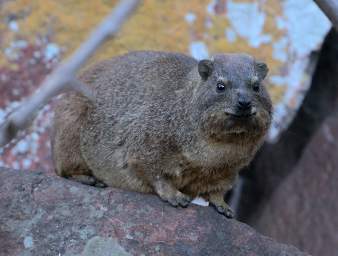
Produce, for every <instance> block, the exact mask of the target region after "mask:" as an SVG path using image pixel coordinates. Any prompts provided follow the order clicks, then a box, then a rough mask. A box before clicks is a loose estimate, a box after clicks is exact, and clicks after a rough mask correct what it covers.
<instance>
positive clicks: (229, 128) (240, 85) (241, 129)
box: [193, 54, 272, 141]
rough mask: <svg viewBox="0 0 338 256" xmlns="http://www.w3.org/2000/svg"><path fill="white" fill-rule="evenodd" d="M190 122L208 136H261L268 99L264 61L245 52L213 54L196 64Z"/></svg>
mask: <svg viewBox="0 0 338 256" xmlns="http://www.w3.org/2000/svg"><path fill="white" fill-rule="evenodd" d="M198 72H199V74H200V77H201V83H200V84H199V86H198V87H197V88H196V90H195V91H194V97H193V105H194V109H195V110H194V115H193V119H194V120H193V121H194V122H196V123H197V124H198V126H199V128H200V130H201V131H202V134H204V135H205V136H206V137H208V139H212V140H215V141H223V140H227V139H229V138H232V139H233V138H234V136H235V137H236V136H238V135H240V136H241V137H244V136H247V137H255V136H258V137H259V136H262V135H264V134H265V132H266V131H267V129H268V128H269V125H270V122H271V109H272V106H271V100H270V97H269V95H268V93H267V91H266V89H265V86H264V85H263V83H262V81H263V79H264V78H265V77H266V75H267V73H268V68H267V66H266V64H264V63H262V62H257V61H255V59H254V58H253V57H251V56H249V55H244V54H227V55H216V56H214V58H213V59H212V60H201V61H200V62H199V64H198Z"/></svg>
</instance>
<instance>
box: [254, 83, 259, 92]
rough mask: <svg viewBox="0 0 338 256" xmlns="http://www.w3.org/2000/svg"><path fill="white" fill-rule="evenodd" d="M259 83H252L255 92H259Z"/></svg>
mask: <svg viewBox="0 0 338 256" xmlns="http://www.w3.org/2000/svg"><path fill="white" fill-rule="evenodd" d="M259 88H260V86H259V83H258V82H255V83H254V84H253V85H252V89H253V90H254V91H255V92H259Z"/></svg>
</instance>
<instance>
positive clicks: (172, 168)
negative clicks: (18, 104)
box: [52, 51, 272, 215]
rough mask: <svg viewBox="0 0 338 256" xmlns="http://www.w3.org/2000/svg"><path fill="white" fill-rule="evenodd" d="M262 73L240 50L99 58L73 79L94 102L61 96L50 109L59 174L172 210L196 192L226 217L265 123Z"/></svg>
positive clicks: (266, 98) (268, 103)
mask: <svg viewBox="0 0 338 256" xmlns="http://www.w3.org/2000/svg"><path fill="white" fill-rule="evenodd" d="M267 72H268V68H267V66H266V64H264V63H262V62H258V61H256V60H255V59H254V58H253V57H251V56H249V55H245V54H218V55H214V56H213V57H212V58H211V59H210V60H209V59H208V60H207V59H205V60H201V61H197V60H195V59H193V58H191V57H189V56H186V55H183V54H180V53H168V52H154V51H143V52H131V53H128V54H126V55H123V56H119V57H115V58H113V59H111V60H108V61H104V62H101V63H99V64H97V65H96V66H94V67H93V68H91V69H89V70H87V71H86V72H84V73H83V74H82V76H80V79H81V80H82V81H83V82H84V83H85V84H87V85H88V86H91V88H92V89H93V91H94V94H95V99H96V101H95V102H90V101H89V100H88V99H86V98H85V97H84V96H82V95H80V94H78V93H68V94H65V95H63V97H62V98H61V100H60V101H59V104H58V106H57V108H56V111H55V124H54V134H53V140H52V142H53V143H52V148H53V158H54V162H55V166H56V172H57V174H58V175H60V176H64V177H71V178H75V179H77V180H80V181H83V182H87V183H92V184H94V185H95V183H97V184H105V185H108V186H112V187H116V188H121V189H127V190H133V191H139V192H146V193H156V194H157V195H158V196H159V197H160V198H161V199H163V200H165V201H168V202H169V203H170V204H171V205H173V206H187V204H188V203H189V202H190V200H191V199H192V198H194V197H196V196H200V197H202V198H205V199H206V200H208V201H209V202H210V203H211V204H212V205H214V206H215V208H216V209H217V210H218V211H219V212H220V213H223V214H226V215H230V214H231V211H230V208H229V207H228V205H227V204H226V203H225V202H224V197H223V196H224V194H225V192H226V191H228V190H229V189H230V188H231V186H232V183H233V182H234V180H235V178H236V176H237V173H238V171H239V170H240V169H241V168H242V167H244V166H246V165H247V164H248V163H249V162H250V160H251V159H252V157H253V156H254V154H255V152H256V151H257V149H258V148H259V147H260V145H261V144H262V141H263V140H264V135H265V134H266V132H267V130H268V128H269V125H270V122H271V108H272V106H271V101H270V97H269V95H268V93H267V91H266V89H265V86H264V84H263V82H262V81H263V79H264V78H265V76H266V75H267Z"/></svg>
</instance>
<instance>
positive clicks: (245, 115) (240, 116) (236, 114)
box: [225, 109, 257, 120]
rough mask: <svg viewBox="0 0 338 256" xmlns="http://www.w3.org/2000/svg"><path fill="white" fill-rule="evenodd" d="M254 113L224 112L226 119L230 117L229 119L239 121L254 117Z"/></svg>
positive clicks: (253, 111)
mask: <svg viewBox="0 0 338 256" xmlns="http://www.w3.org/2000/svg"><path fill="white" fill-rule="evenodd" d="M256 113H257V112H256V110H255V109H252V110H250V111H236V112H232V111H225V115H226V116H227V117H230V118H233V119H239V120H244V119H248V118H251V117H253V116H255V115H256Z"/></svg>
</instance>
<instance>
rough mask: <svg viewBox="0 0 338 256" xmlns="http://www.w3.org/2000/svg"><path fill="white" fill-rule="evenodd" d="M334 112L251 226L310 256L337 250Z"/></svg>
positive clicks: (337, 152) (336, 125) (336, 127)
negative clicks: (292, 245) (310, 254)
mask: <svg viewBox="0 0 338 256" xmlns="http://www.w3.org/2000/svg"><path fill="white" fill-rule="evenodd" d="M337 138H338V113H335V114H333V115H332V116H331V117H329V118H328V119H327V120H326V121H325V122H324V123H323V124H322V126H321V128H320V129H319V130H318V131H317V133H316V134H315V136H314V137H313V138H312V140H311V141H310V143H309V144H308V146H307V148H306V149H305V151H304V153H303V155H302V157H301V159H300V161H299V163H298V165H297V166H296V168H295V169H294V170H293V171H292V173H291V174H290V175H289V176H288V177H287V178H286V179H285V180H284V182H283V183H282V184H280V186H279V187H278V189H277V190H276V192H275V193H274V194H273V195H272V197H271V199H270V200H269V202H268V203H267V204H266V205H265V208H264V210H263V212H262V214H261V215H260V217H259V218H258V219H256V221H254V222H255V223H253V224H255V226H256V227H257V229H258V230H259V231H261V232H263V233H264V234H266V235H269V236H272V237H274V238H275V239H277V240H278V241H281V242H286V243H290V244H294V245H295V246H297V247H299V248H301V249H302V250H305V251H308V252H310V253H312V254H313V255H321V256H331V255H336V254H337V250H338V247H337V246H338V218H337V216H338V201H337V198H338V186H337V184H338V157H337V156H338V144H337Z"/></svg>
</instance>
